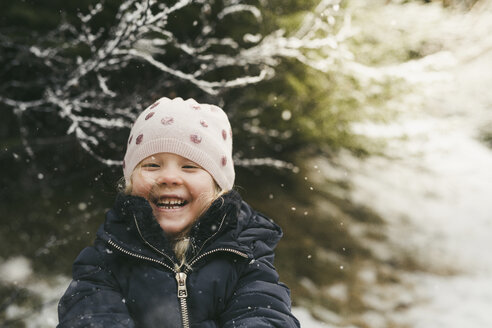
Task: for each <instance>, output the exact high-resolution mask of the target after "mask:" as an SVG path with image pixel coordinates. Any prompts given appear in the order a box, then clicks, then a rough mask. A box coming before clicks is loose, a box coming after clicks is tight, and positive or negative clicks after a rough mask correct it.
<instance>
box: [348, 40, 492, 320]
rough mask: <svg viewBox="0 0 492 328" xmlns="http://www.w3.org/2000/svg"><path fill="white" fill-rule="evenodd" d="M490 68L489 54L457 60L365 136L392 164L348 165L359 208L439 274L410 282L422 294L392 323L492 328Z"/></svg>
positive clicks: (391, 314)
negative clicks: (380, 144) (380, 140)
mask: <svg viewBox="0 0 492 328" xmlns="http://www.w3.org/2000/svg"><path fill="white" fill-rule="evenodd" d="M489 40H490V38H489ZM456 63H457V64H456ZM491 68H492V51H490V50H489V49H485V51H482V52H480V53H479V55H478V56H473V57H467V58H465V59H464V61H462V62H460V59H459V58H456V61H455V64H453V65H450V66H449V67H447V68H446V69H445V70H443V71H441V73H443V74H441V75H440V76H441V79H440V80H438V81H433V82H432V83H429V84H427V85H425V86H423V87H422V88H421V89H420V93H419V94H418V95H415V96H416V98H418V99H419V101H416V102H414V103H413V106H409V107H410V108H412V107H413V109H411V110H409V111H408V112H406V113H404V114H403V115H402V116H401V117H400V119H399V120H398V121H397V122H395V123H394V124H392V125H388V126H366V127H361V130H364V131H363V132H364V133H366V134H372V135H378V136H381V137H384V138H385V139H386V140H388V142H389V148H388V149H389V152H388V154H389V155H390V157H391V158H381V157H375V158H371V159H369V160H367V161H364V162H358V161H353V160H352V161H350V159H347V163H350V162H352V164H351V166H352V167H351V169H350V172H351V179H352V183H353V187H354V193H353V198H354V200H356V201H357V202H360V203H363V204H367V205H370V206H372V207H373V208H375V209H376V210H377V211H378V212H379V213H380V214H381V215H382V217H384V218H385V219H386V220H388V223H389V228H388V231H389V236H390V239H391V240H392V242H393V243H394V244H396V245H400V246H401V248H402V249H406V250H409V251H410V252H413V254H416V255H417V257H418V260H419V262H420V264H422V265H423V266H425V267H428V268H429V271H430V272H432V273H413V274H412V273H410V274H405V275H404V276H403V277H402V278H403V280H404V281H406V282H408V283H409V284H410V285H413V286H414V288H415V289H414V291H413V292H412V301H411V302H410V303H411V306H408V307H406V308H404V309H400V310H398V311H392V312H389V313H386V314H385V315H384V316H385V317H386V319H388V320H390V321H393V322H396V323H400V324H406V325H407V326H408V327H415V328H435V327H447V328H454V327H456V328H458V327H459V328H462V327H470V328H486V327H492V315H490V308H491V307H492V255H491V254H490V250H491V249H492V202H491V199H492V149H491V148H488V147H487V146H486V145H485V144H484V143H482V142H480V141H479V140H478V137H479V131H480V130H482V131H484V130H487V131H489V132H490V131H492V93H491V92H490V90H492V74H490V73H491V72H492V70H491ZM375 288H378V287H377V286H375ZM374 293H375V294H377V292H376V291H375V292H374ZM388 320H387V321H386V322H388Z"/></svg>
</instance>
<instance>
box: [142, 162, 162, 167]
mask: <svg viewBox="0 0 492 328" xmlns="http://www.w3.org/2000/svg"><path fill="white" fill-rule="evenodd" d="M142 167H159V164H156V163H146V164H142Z"/></svg>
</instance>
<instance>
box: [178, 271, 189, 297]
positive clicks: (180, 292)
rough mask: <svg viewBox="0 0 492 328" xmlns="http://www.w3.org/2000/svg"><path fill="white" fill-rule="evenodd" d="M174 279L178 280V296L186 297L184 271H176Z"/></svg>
mask: <svg viewBox="0 0 492 328" xmlns="http://www.w3.org/2000/svg"><path fill="white" fill-rule="evenodd" d="M176 281H177V282H178V298H186V297H188V291H187V290H186V273H184V272H177V273H176Z"/></svg>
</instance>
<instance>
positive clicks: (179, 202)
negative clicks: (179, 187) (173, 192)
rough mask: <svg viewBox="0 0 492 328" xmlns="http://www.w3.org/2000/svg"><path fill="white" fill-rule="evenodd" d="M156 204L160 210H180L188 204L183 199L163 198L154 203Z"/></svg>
mask: <svg viewBox="0 0 492 328" xmlns="http://www.w3.org/2000/svg"><path fill="white" fill-rule="evenodd" d="M154 204H155V205H156V206H157V207H158V208H159V209H165V210H174V209H179V208H181V207H183V206H185V205H186V204H188V202H187V201H186V200H184V199H181V198H174V197H173V198H167V197H162V198H160V199H156V200H155V201H154Z"/></svg>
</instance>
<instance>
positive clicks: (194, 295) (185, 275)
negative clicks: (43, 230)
mask: <svg viewBox="0 0 492 328" xmlns="http://www.w3.org/2000/svg"><path fill="white" fill-rule="evenodd" d="M123 172H124V178H125V192H124V193H122V194H120V195H118V197H117V198H116V202H115V204H114V207H113V209H112V210H110V211H109V212H108V213H107V215H106V221H105V222H104V224H103V225H102V226H101V227H100V228H99V231H98V233H97V238H96V241H95V244H94V246H92V247H88V248H86V249H84V250H83V251H82V252H81V253H80V255H79V256H78V258H77V259H76V260H75V263H74V266H73V281H72V283H71V284H70V286H69V287H68V290H67V291H66V292H65V295H64V296H63V297H62V299H61V300H60V303H59V306H58V313H59V321H60V323H59V325H58V327H87V326H91V327H161V328H162V327H255V328H258V327H282V328H285V327H299V322H298V321H297V319H296V318H295V317H294V316H293V315H292V313H291V310H290V296H289V290H288V288H287V287H286V286H285V285H283V284H282V283H280V282H279V281H278V274H277V272H276V271H275V268H274V267H273V257H274V254H273V249H274V247H275V246H276V244H277V242H278V241H279V239H280V237H281V235H282V232H281V230H280V228H279V227H278V226H277V225H276V224H275V223H273V222H272V221H271V220H269V219H267V218H266V217H264V216H263V215H262V214H260V213H257V212H255V211H254V210H253V209H252V208H251V207H249V206H248V205H247V204H246V203H245V202H243V201H242V200H241V198H240V196H239V194H238V193H237V192H236V191H234V190H232V187H233V183H234V166H233V161H232V131H231V127H230V124H229V121H228V119H227V116H226V114H225V113H224V112H223V111H222V109H220V108H219V107H217V106H213V105H206V104H198V103H197V102H196V101H195V100H193V99H188V100H186V101H184V100H183V99H181V98H176V99H173V100H171V99H167V98H161V99H160V100H158V101H157V102H155V103H154V104H153V105H151V106H150V107H148V108H147V109H146V110H145V111H143V112H142V113H141V114H140V116H139V117H138V118H137V120H136V121H135V124H134V126H133V128H132V129H131V132H130V137H129V139H128V145H127V150H126V154H125V158H124V161H123Z"/></svg>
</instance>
